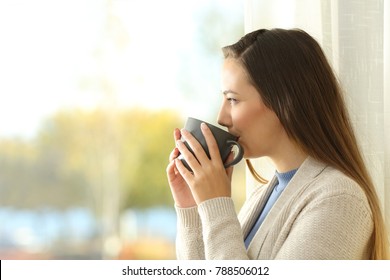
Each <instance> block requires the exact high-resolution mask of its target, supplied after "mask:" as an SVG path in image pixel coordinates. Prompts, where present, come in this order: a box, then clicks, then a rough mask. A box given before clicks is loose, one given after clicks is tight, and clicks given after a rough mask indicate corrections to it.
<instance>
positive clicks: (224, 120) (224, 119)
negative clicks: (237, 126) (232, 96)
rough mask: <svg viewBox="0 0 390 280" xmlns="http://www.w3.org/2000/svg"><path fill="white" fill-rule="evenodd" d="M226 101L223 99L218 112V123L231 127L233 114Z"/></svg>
mask: <svg viewBox="0 0 390 280" xmlns="http://www.w3.org/2000/svg"><path fill="white" fill-rule="evenodd" d="M226 105H227V104H226V101H222V105H221V108H220V109H219V113H218V124H219V125H222V126H225V127H227V128H229V127H230V126H231V116H230V111H229V109H228V106H226Z"/></svg>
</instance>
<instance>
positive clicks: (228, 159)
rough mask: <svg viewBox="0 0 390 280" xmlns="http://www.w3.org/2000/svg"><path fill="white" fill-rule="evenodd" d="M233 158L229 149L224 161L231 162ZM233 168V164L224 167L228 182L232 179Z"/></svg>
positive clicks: (232, 153)
mask: <svg viewBox="0 0 390 280" xmlns="http://www.w3.org/2000/svg"><path fill="white" fill-rule="evenodd" d="M233 159H234V152H233V151H231V152H230V154H229V156H228V158H227V159H226V161H225V163H227V162H231V161H232V160H233ZM233 170H234V166H233V165H232V166H229V167H228V168H226V174H227V176H228V178H229V181H230V182H231V181H232V177H233Z"/></svg>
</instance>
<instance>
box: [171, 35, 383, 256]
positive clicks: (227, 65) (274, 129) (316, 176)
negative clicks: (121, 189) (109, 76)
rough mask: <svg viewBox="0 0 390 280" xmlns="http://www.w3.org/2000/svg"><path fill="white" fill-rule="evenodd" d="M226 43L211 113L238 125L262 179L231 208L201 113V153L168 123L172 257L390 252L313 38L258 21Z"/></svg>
mask: <svg viewBox="0 0 390 280" xmlns="http://www.w3.org/2000/svg"><path fill="white" fill-rule="evenodd" d="M223 53H224V57H225V60H224V64H223V70H222V85H223V102H222V107H221V110H220V113H219V117H218V122H219V123H220V124H221V125H223V126H225V127H227V128H228V130H229V132H230V133H232V134H235V135H237V136H238V137H239V143H240V144H241V145H242V146H243V148H244V151H245V154H244V157H245V158H246V162H247V164H248V167H249V170H250V171H251V173H252V174H253V175H254V176H255V178H256V179H257V180H258V181H259V182H260V183H261V184H264V185H263V186H259V187H257V188H256V189H255V190H254V191H253V193H252V194H251V196H250V197H249V198H248V199H247V200H246V202H245V203H244V205H243V207H242V209H241V210H240V213H239V215H238V216H237V215H236V213H235V210H234V205H233V202H232V199H231V176H232V172H233V168H232V167H230V168H228V169H226V170H225V169H224V167H223V163H222V160H221V157H220V155H219V153H218V149H217V148H216V144H215V139H214V138H213V136H212V134H211V132H210V130H209V129H208V128H207V126H205V125H202V131H203V134H204V136H205V138H206V140H207V144H208V147H209V150H210V158H208V157H207V156H206V154H205V153H204V151H203V150H202V149H201V147H200V145H199V143H198V142H197V141H196V140H195V139H194V138H193V137H192V136H191V134H189V133H188V132H187V131H185V130H182V131H179V130H178V129H176V130H175V132H174V138H175V140H176V148H175V149H174V150H173V151H172V153H171V155H170V163H169V165H168V167H167V176H168V181H169V184H170V187H171V191H172V194H173V198H174V200H175V204H176V210H177V216H178V233H177V234H178V236H177V254H178V258H181V259H387V258H388V242H387V233H386V230H385V225H384V221H383V217H382V214H381V209H380V206H379V201H378V197H377V195H376V192H375V188H374V186H373V183H372V181H371V179H370V176H369V174H368V171H367V170H366V167H365V165H364V162H363V159H362V156H361V154H360V151H359V148H358V145H357V142H356V139H355V136H354V132H353V130H352V127H351V124H350V121H349V119H348V114H347V110H346V106H345V104H344V101H343V97H342V92H341V89H340V87H339V84H338V81H337V79H336V77H335V75H334V73H333V71H332V69H331V67H330V65H329V63H328V62H327V60H326V58H325V55H324V53H323V52H322V50H321V48H320V46H319V45H318V43H317V42H316V41H315V40H314V39H313V38H312V37H310V36H309V35H308V34H307V33H305V32H304V31H302V30H282V29H272V30H265V29H261V30H258V31H254V32H252V33H249V34H247V35H246V36H244V37H243V38H241V40H239V41H238V42H237V43H236V44H233V45H231V46H227V47H225V48H223ZM181 136H183V137H184V138H185V139H186V141H187V142H188V143H189V145H190V146H191V148H192V149H193V150H194V154H195V156H194V155H192V154H191V153H190V152H189V151H188V149H187V148H186V147H185V145H183V143H182V142H181V141H180V140H179V139H180V137H181ZM180 153H181V154H183V156H184V158H185V159H186V161H187V163H188V164H189V165H190V167H191V169H192V170H193V172H192V173H191V172H189V171H188V170H187V169H186V168H185V167H184V166H183V164H182V163H181V161H179V160H178V159H177V156H178V155H179V154H180ZM231 156H233V155H231ZM263 156H267V157H269V158H270V159H271V160H272V162H273V163H274V165H275V168H276V172H275V176H274V178H273V179H272V180H271V181H270V182H269V183H267V182H266V181H265V180H264V179H263V178H262V177H261V176H260V175H258V173H257V172H256V171H255V170H254V169H253V166H252V165H251V163H250V161H249V159H251V158H258V157H263ZM228 160H230V159H228Z"/></svg>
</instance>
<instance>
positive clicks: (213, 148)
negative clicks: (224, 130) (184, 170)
mask: <svg viewBox="0 0 390 280" xmlns="http://www.w3.org/2000/svg"><path fill="white" fill-rule="evenodd" d="M200 127H201V129H202V133H203V136H204V138H205V140H206V143H207V147H208V149H209V153H210V157H211V159H220V158H221V155H220V153H219V149H218V144H217V141H216V140H215V137H214V135H213V133H212V132H211V130H210V128H209V127H208V126H207V124H205V123H202V124H201V126H200Z"/></svg>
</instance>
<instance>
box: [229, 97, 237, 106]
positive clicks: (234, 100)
mask: <svg viewBox="0 0 390 280" xmlns="http://www.w3.org/2000/svg"><path fill="white" fill-rule="evenodd" d="M226 100H227V101H229V103H230V104H232V105H233V104H237V103H238V100H237V99H235V98H232V97H229V98H226Z"/></svg>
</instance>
